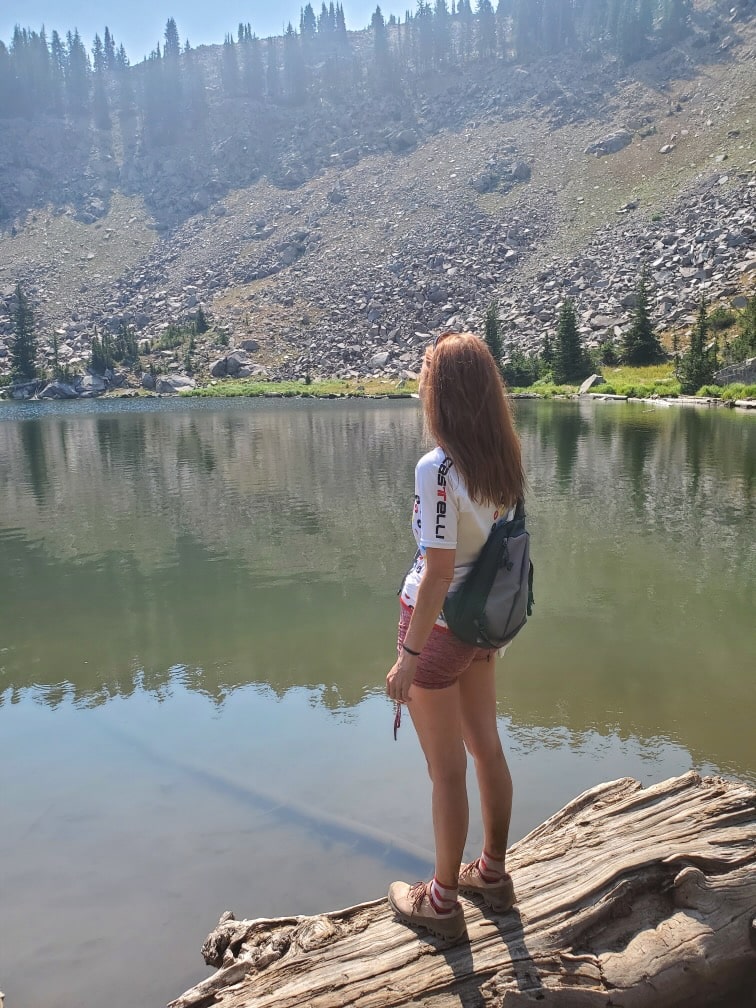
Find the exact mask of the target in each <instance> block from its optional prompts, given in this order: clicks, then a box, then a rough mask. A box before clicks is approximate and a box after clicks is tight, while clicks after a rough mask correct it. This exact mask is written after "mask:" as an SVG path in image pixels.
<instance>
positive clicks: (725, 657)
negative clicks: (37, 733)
mask: <svg viewBox="0 0 756 1008" xmlns="http://www.w3.org/2000/svg"><path fill="white" fill-rule="evenodd" d="M15 415H20V414H10V413H8V414H5V415H4V419H3V421H2V422H0V593H1V594H2V597H3V600H4V602H3V606H2V609H0V642H2V646H3V647H4V648H6V650H5V651H4V652H3V653H2V655H0V663H1V664H0V675H1V676H2V678H0V688H2V689H3V690H4V693H3V694H0V705H2V703H3V701H10V702H12V701H13V699H14V697H15V696H17V695H18V694H19V692H20V691H23V690H27V689H30V688H32V689H34V688H36V689H35V693H34V695H35V696H37V697H38V698H39V699H40V700H42V701H43V702H45V703H47V704H49V705H51V706H55V705H56V704H57V703H59V702H60V701H62V700H64V699H65V700H69V699H73V700H75V701H76V702H78V703H82V704H86V705H90V704H97V703H102V702H104V701H106V700H107V699H109V698H110V697H113V696H117V695H128V694H131V693H132V692H134V691H135V690H137V689H140V688H143V689H147V690H149V691H154V692H155V693H156V694H158V695H159V696H163V695H166V696H167V695H169V693H170V691H171V687H172V684H173V683H174V682H175V681H177V680H179V679H180V680H181V682H183V683H184V684H185V685H187V686H188V687H189V688H191V689H194V690H198V691H200V692H202V693H204V694H206V695H208V696H210V697H212V698H214V699H215V700H216V701H217V702H222V701H223V698H224V697H225V696H226V695H227V694H228V692H229V691H230V690H233V689H235V688H237V687H240V686H245V685H248V684H250V683H258V684H263V685H266V686H268V687H270V688H271V689H272V690H273V691H274V692H275V693H278V694H281V693H283V692H284V691H286V690H287V689H290V688H291V687H294V686H306V687H309V688H311V689H313V690H317V691H320V695H321V702H322V703H323V704H325V705H326V706H330V707H334V708H339V709H343V707H344V705H347V706H348V705H353V704H356V703H357V702H359V701H360V699H361V698H363V697H364V696H365V694H366V692H370V691H373V690H375V689H378V690H380V688H381V684H382V681H383V677H384V676H385V672H386V668H387V663H388V662H390V660H391V657H392V641H391V638H392V635H393V622H394V618H395V605H396V602H395V591H396V587H397V583H398V580H399V578H400V576H401V574H402V572H403V569H404V567H405V566H406V564H407V562H408V560H409V558H410V557H411V554H412V540H411V536H410V533H409V508H410V498H411V492H412V470H413V466H414V462H415V460H416V458H417V456H418V454H419V453H420V452H421V450H422V438H421V430H420V426H421V425H420V417H419V411H418V408H417V404H416V403H406V402H401V403H397V402H394V403H388V404H387V403H364V402H339V403H327V404H322V403H297V402H295V403H290V402H275V403H264V402H254V403H251V404H241V405H240V404H239V403H213V404H210V405H204V404H203V405H196V404H192V405H191V406H189V407H186V406H184V405H183V404H175V403H172V404H170V406H164V405H161V406H160V407H158V408H155V406H154V405H150V406H149V407H147V408H145V407H143V406H139V407H136V408H134V407H131V408H123V407H122V406H121V407H119V408H117V409H112V410H103V407H102V405H101V404H98V407H97V409H94V408H91V407H90V408H88V409H80V408H79V407H77V408H76V409H74V410H65V411H63V410H51V411H50V412H49V413H42V414H41V415H40V416H38V417H37V418H34V419H24V420H18V421H17V420H15V419H13V417H14V416H15ZM24 415H25V414H24ZM518 422H519V428H520V431H521V436H522V442H523V447H524V451H525V456H526V459H527V465H528V470H529V472H530V474H531V484H532V491H533V492H532V495H531V500H530V512H531V526H532V530H533V533H534V553H535V557H536V566H537V578H536V614H535V617H534V620H533V623H532V628H528V629H527V631H526V632H525V633H524V634H523V635H522V637H521V638H520V639H519V640H518V641H517V642H516V645H515V646H514V648H513V652H512V656H511V659H509V660H507V661H506V662H505V663H504V664H503V668H502V684H503V687H504V691H505V695H504V700H503V702H504V704H505V705H506V709H507V710H509V712H510V713H511V715H512V716H513V718H514V719H515V720H516V721H517V722H518V723H519V724H532V725H543V726H550V727H554V726H559V725H564V726H567V727H569V728H570V729H571V730H573V731H576V732H580V731H584V730H590V729H593V728H597V729H599V730H606V731H615V730H616V731H617V732H619V733H620V735H622V734H623V733H624V732H628V733H630V734H636V735H638V736H640V737H646V738H651V737H656V736H662V737H664V736H668V737H678V734H679V735H682V736H684V742H685V744H686V745H688V746H689V748H691V750H692V751H693V752H698V753H700V754H702V758H705V757H706V754H711V753H716V752H719V753H720V754H721V753H722V746H723V745H724V747H725V750H726V753H725V754H724V755H725V756H726V758H724V759H723V762H724V763H726V762H727V760H728V759H729V760H730V761H731V762H732V764H733V765H741V766H742V765H745V764H747V763H748V760H749V759H750V760H751V763H753V757H752V755H751V756H749V755H748V753H747V752H746V750H747V749H748V743H746V742H745V739H747V738H750V729H749V727H748V725H747V724H746V723H745V722H746V720H747V718H746V713H745V712H746V711H748V710H749V709H750V706H749V704H750V701H749V689H750V681H749V676H748V674H747V671H746V665H747V662H746V660H745V655H746V654H747V653H748V650H749V648H750V646H751V645H750V644H748V637H749V635H750V633H751V631H750V621H751V618H752V612H753V603H754V587H755V582H756V577H754V555H753V535H752V529H753V500H752V491H753V481H754V459H756V425H755V424H753V422H752V421H751V420H750V418H744V417H738V416H733V415H731V414H726V413H722V412H719V413H717V414H710V413H699V412H694V411H685V410H664V411H661V410H660V411H653V410H648V409H647V408H646V407H620V406H617V407H615V406H603V407H602V406H596V405H595V404H593V403H583V402H581V403H574V402H570V403H563V402H544V403H538V404H533V403H520V404H518ZM649 698H653V701H652V702H651V701H650V699H649ZM723 698H726V699H727V702H728V706H729V707H730V708H731V709H732V710H734V711H735V714H734V720H732V719H731V720H730V730H729V731H727V732H724V734H725V735H727V736H728V738H729V741H728V740H726V739H725V740H724V741H723V730H722V719H721V718H718V717H717V708H718V705H720V704H721V703H722V702H723ZM707 707H708V710H709V713H708V714H707V713H705V712H706V709H707ZM741 722H742V724H741ZM676 733H677V734H676ZM738 740H740V741H738Z"/></svg>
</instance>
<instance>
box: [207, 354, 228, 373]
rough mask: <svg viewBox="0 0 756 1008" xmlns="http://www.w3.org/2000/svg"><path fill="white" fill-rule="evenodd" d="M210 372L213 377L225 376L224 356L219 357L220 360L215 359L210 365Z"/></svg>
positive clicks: (226, 369)
mask: <svg viewBox="0 0 756 1008" xmlns="http://www.w3.org/2000/svg"><path fill="white" fill-rule="evenodd" d="M210 374H211V376H212V377H213V378H225V377H226V375H227V374H228V366H227V364H226V358H225V357H221V358H220V360H217V361H215V363H214V364H211V365H210Z"/></svg>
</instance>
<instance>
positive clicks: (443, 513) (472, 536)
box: [401, 448, 503, 627]
mask: <svg viewBox="0 0 756 1008" xmlns="http://www.w3.org/2000/svg"><path fill="white" fill-rule="evenodd" d="M502 514H503V505H500V506H498V507H496V506H494V505H492V504H478V503H477V502H476V501H474V500H472V498H471V497H470V495H469V494H468V492H467V487H466V486H465V484H464V482H463V481H462V478H461V477H460V475H459V473H458V472H457V470H456V469H455V468H454V463H453V462H452V460H451V459H450V458H449V457H448V456H447V455H446V453H445V452H444V451H443V449H441V448H434V449H433V450H432V451H429V452H428V453H427V455H423V457H422V458H421V459H420V461H419V462H418V463H417V465H416V466H415V506H414V508H413V511H412V533H413V535H414V537H415V542H416V543H417V545H418V548H419V550H420V556H419V557H418V558H417V560H416V561H415V563H414V564H413V565H412V567H411V568H410V571H409V573H408V574H407V577H406V578H405V581H404V585H403V587H402V592H401V599H402V602H404V603H405V605H408V606H414V605H415V601H416V599H417V589H418V586H419V584H420V579H421V577H422V575H423V571H424V569H425V555H424V554H425V550H426V549H427V548H428V546H430V547H432V548H435V549H454V550H456V555H455V557H454V580H453V581H452V583H451V585H450V586H449V591H453V590H454V589H455V588H456V587H458V585H460V584H461V583H462V581H464V579H465V577H466V576H467V574H468V572H469V570H470V567H471V566H472V564H473V563H474V562H475V560H476V559H477V557H478V554H479V553H480V551H481V549H482V547H483V543H484V542H485V541H486V539H488V535H489V533H490V531H491V528H492V527H493V525H494V522H496V521H497V519H498V518H500V517H501V515H502ZM436 623H437V624H438V625H439V626H443V627H445V626H446V620H445V619H444V615H443V613H441V614H440V615H439V617H438V619H437V620H436Z"/></svg>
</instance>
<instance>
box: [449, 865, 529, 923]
mask: <svg viewBox="0 0 756 1008" xmlns="http://www.w3.org/2000/svg"><path fill="white" fill-rule="evenodd" d="M479 860H480V859H478V860H476V861H471V862H470V863H469V864H466V865H462V867H461V868H460V869H459V891H460V892H461V893H464V894H465V896H480V898H481V899H482V900H483V902H484V903H485V904H486V905H487V906H490V907H491V909H492V910H496V911H497V912H498V913H506V911H507V910H511V909H512V907H513V906H514V902H515V891H514V886H513V885H512V876H511V875H509V874H504V875H502V877H501V878H500V879H498V880H497V881H496V882H486V881H485V879H484V878H483V876H482V875H481V873H480V866H479V863H478V862H479Z"/></svg>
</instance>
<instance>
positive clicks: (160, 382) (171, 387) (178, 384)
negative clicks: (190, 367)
mask: <svg viewBox="0 0 756 1008" xmlns="http://www.w3.org/2000/svg"><path fill="white" fill-rule="evenodd" d="M196 387H197V382H196V381H195V380H194V379H193V378H190V377H189V376H188V375H180V374H177V375H158V378H157V380H156V382H155V391H156V392H167V393H173V392H182V391H183V390H184V389H193V388H196Z"/></svg>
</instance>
